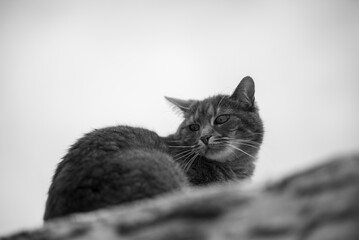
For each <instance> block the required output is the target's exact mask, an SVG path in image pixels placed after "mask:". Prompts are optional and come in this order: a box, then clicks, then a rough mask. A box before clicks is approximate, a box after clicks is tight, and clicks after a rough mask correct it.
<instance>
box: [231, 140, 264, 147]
mask: <svg viewBox="0 0 359 240" xmlns="http://www.w3.org/2000/svg"><path fill="white" fill-rule="evenodd" d="M226 143H228V144H231V143H238V144H240V145H242V146H247V147H252V148H256V149H259V147H258V146H256V145H253V144H250V143H244V142H241V141H228V142H226Z"/></svg>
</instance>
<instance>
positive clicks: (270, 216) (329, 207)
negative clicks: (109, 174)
mask: <svg viewBox="0 0 359 240" xmlns="http://www.w3.org/2000/svg"><path fill="white" fill-rule="evenodd" d="M1 239H3V240H10V239H11V240H20V239H21V240H35V239H38V240H42V239H44V240H45V239H48V240H55V239H56V240H61V239H72V240H75V239H76V240H80V239H101V240H106V239H108V240H112V239H129V240H130V239H131V240H135V239H136V240H140V239H146V240H152V239H153V240H162V239H163V240H164V239H171V240H182V239H183V240H184V239H199V240H201V239H236V240H238V239H244V240H245V239H255V240H264V239H268V240H269V239H276V240H282V239H283V240H284V239H285V240H291V239H293V240H294V239H295V240H344V239H345V240H358V239H359V155H351V156H346V157H338V158H336V159H332V160H331V161H328V162H326V163H324V164H322V165H320V166H317V167H314V168H311V169H309V170H307V171H302V172H299V173H297V174H294V175H292V176H290V177H287V178H285V179H283V180H280V181H278V182H275V183H272V184H267V185H266V186H260V187H254V186H252V185H251V184H248V183H235V184H225V185H217V186H212V187H207V188H198V189H186V190H184V191H182V192H178V193H175V194H171V195H169V196H161V197H159V198H157V199H153V200H149V201H142V202H137V203H134V204H132V205H124V206H120V207H114V208H109V209H104V210H100V211H96V212H92V213H88V214H78V215H73V216H70V217H68V218H64V219H59V220H56V221H53V222H49V223H46V224H45V225H44V226H43V227H41V228H39V229H36V230H33V231H24V232H20V233H17V234H14V235H12V236H7V237H3V238H1Z"/></svg>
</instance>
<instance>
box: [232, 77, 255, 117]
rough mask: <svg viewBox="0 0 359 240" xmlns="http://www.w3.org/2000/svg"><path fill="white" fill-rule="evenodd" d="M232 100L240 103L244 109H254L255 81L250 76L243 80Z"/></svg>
mask: <svg viewBox="0 0 359 240" xmlns="http://www.w3.org/2000/svg"><path fill="white" fill-rule="evenodd" d="M230 98H231V99H233V100H235V101H237V102H239V103H240V104H241V106H242V107H243V108H245V109H248V110H249V109H252V108H253V107H254V100H255V98H254V81H253V79H252V78H251V77H249V76H247V77H245V78H243V79H242V80H241V82H240V83H239V84H238V86H237V88H236V90H234V93H233V94H232V96H231V97H230Z"/></svg>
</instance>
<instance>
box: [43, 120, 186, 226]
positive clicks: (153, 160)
mask: <svg viewBox="0 0 359 240" xmlns="http://www.w3.org/2000/svg"><path fill="white" fill-rule="evenodd" d="M186 184H187V179H186V177H185V176H184V174H183V172H182V171H181V169H180V167H179V166H177V164H176V163H175V162H174V161H173V159H172V157H171V156H170V155H168V154H167V147H166V145H165V143H164V142H163V141H162V139H161V138H160V137H159V136H158V135H157V134H156V133H155V132H153V131H150V130H147V129H143V128H135V127H129V126H116V127H107V128H102V129H96V130H94V131H92V132H90V133H87V134H85V135H84V137H82V138H80V139H79V140H78V141H77V142H76V143H75V144H73V145H72V146H71V147H70V149H69V151H68V153H67V154H66V155H65V156H64V158H63V160H62V161H61V162H60V163H59V165H58V167H57V169H56V172H55V175H54V177H53V181H52V184H51V186H50V189H49V192H48V199H47V203H46V209H45V215H44V219H45V220H49V219H52V218H55V217H60V216H64V215H68V214H71V213H76V212H86V211H92V210H95V209H98V208H102V207H107V206H111V205H116V204H121V203H125V202H131V201H134V200H138V199H143V198H149V197H153V196H157V195H159V194H161V193H166V192H169V191H172V190H175V189H178V188H181V187H182V186H184V185H186Z"/></svg>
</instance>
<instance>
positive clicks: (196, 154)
mask: <svg viewBox="0 0 359 240" xmlns="http://www.w3.org/2000/svg"><path fill="white" fill-rule="evenodd" d="M197 156H198V153H195V155H194V156H193V157H192V158H191V159H190V160H189V161H188V164H187V166H186V168H185V169H184V170H185V172H188V170H189V169H190V168H191V166H192V164H193V162H194V161H195V160H196V158H197Z"/></svg>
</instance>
